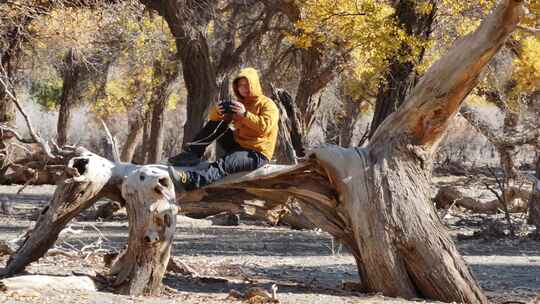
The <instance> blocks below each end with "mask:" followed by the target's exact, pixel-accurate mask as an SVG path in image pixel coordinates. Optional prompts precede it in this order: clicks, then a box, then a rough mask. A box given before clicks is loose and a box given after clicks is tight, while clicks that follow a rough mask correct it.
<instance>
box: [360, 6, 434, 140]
mask: <svg viewBox="0 0 540 304" xmlns="http://www.w3.org/2000/svg"><path fill="white" fill-rule="evenodd" d="M417 2H418V1H413V0H405V1H395V3H394V7H395V10H396V12H395V16H396V18H397V21H398V23H399V24H400V26H401V27H402V28H403V29H404V30H405V32H406V33H407V34H408V35H410V36H413V37H415V38H419V39H427V38H429V35H431V26H432V24H433V20H434V18H435V12H436V8H435V6H436V3H435V2H436V1H431V0H430V1H428V4H431V5H432V6H433V8H432V10H431V12H430V13H428V14H424V13H422V12H419V11H418V9H417V5H418V3H417ZM399 52H400V54H399V55H400V56H403V57H404V58H408V59H407V60H406V61H401V60H399V59H398V58H396V57H397V56H396V57H394V58H392V59H391V60H390V66H389V68H388V71H387V72H386V77H385V79H384V81H383V83H381V85H380V86H379V92H378V94H377V99H376V101H375V112H374V113H373V119H372V121H371V129H370V132H369V137H370V138H371V137H372V136H373V134H375V130H376V129H377V128H378V127H379V125H380V124H381V123H382V122H383V121H384V120H385V119H386V117H388V116H389V115H390V114H392V113H393V112H395V111H396V110H397V109H398V108H399V106H401V104H402V103H403V102H404V101H405V98H406V97H407V95H408V94H409V92H410V91H411V90H412V89H413V88H414V86H415V85H416V82H417V81H418V74H417V72H416V70H415V68H416V65H417V64H418V63H419V62H420V61H422V58H423V56H424V48H422V50H420V52H419V55H417V56H413V50H412V48H411V47H410V46H409V45H408V44H407V43H402V44H401V47H400V49H399Z"/></svg>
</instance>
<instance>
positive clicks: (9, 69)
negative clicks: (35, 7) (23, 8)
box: [0, 16, 33, 179]
mask: <svg viewBox="0 0 540 304" xmlns="http://www.w3.org/2000/svg"><path fill="white" fill-rule="evenodd" d="M32 19H33V18H31V17H30V16H21V17H19V18H16V20H14V24H13V25H12V26H10V27H9V28H8V29H7V30H6V31H5V32H4V33H0V34H1V36H0V68H1V70H0V77H2V78H3V77H6V78H7V79H4V82H6V81H10V82H12V83H13V82H15V81H14V79H15V73H16V70H17V66H18V65H19V60H20V57H21V55H22V48H21V46H22V45H23V42H24V41H25V39H26V38H25V34H26V33H25V32H26V31H27V29H28V26H29V25H30V23H31V21H32ZM0 124H5V125H7V126H10V127H13V126H14V124H15V105H14V104H13V102H12V101H11V100H10V98H9V97H8V94H7V92H6V90H5V88H4V86H3V85H0ZM9 139H10V137H8V136H6V137H4V136H3V134H0V179H2V176H3V175H4V173H5V170H7V168H8V165H6V164H9V160H7V158H8V155H9V152H8V151H7V148H8V145H7V143H8V141H9Z"/></svg>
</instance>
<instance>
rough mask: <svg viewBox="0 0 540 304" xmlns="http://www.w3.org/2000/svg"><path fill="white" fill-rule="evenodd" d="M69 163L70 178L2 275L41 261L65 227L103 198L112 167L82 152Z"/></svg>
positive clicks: (9, 261)
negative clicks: (102, 192) (102, 193)
mask: <svg viewBox="0 0 540 304" xmlns="http://www.w3.org/2000/svg"><path fill="white" fill-rule="evenodd" d="M78 154H79V157H74V158H72V159H71V160H70V161H69V164H68V168H70V169H69V170H68V171H69V173H70V175H71V176H70V178H69V179H66V180H64V181H63V182H62V183H60V184H59V185H58V186H57V188H56V190H55V192H54V195H53V198H52V200H51V201H50V202H49V204H48V205H47V206H45V207H44V208H43V210H42V211H41V214H40V216H39V218H38V220H37V222H36V224H35V226H34V228H33V229H32V230H31V231H30V232H29V233H28V234H27V237H26V238H25V240H24V243H23V244H22V245H21V247H19V249H18V250H17V252H16V253H15V254H14V255H12V256H11V257H10V259H9V260H8V262H7V267H6V268H5V269H4V270H3V271H2V272H0V276H1V275H12V274H15V273H19V272H21V271H22V270H24V268H25V267H26V265H28V264H29V263H31V262H33V261H37V260H38V259H39V258H41V257H42V256H43V255H44V254H45V253H46V252H47V250H48V249H49V248H50V247H51V246H52V245H53V244H54V242H55V241H56V239H57V238H58V234H59V233H60V231H62V229H63V228H64V227H65V225H66V224H67V223H68V222H69V221H70V220H71V219H73V217H75V216H76V215H78V214H79V213H80V212H81V211H82V210H84V209H86V208H88V207H90V206H91V205H92V204H93V203H94V202H95V201H96V200H97V199H98V198H99V197H100V195H101V194H100V192H101V191H102V190H103V188H104V186H105V185H106V183H107V182H108V181H109V179H110V177H111V174H112V165H111V164H112V163H111V162H110V161H108V160H106V159H104V158H101V157H98V156H94V155H92V154H91V153H89V152H87V151H80V152H79V153H78Z"/></svg>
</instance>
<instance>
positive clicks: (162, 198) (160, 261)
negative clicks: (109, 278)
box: [111, 166, 177, 295]
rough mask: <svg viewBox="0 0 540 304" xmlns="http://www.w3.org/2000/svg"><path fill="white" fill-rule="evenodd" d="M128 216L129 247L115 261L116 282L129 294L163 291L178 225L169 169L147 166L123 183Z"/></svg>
mask: <svg viewBox="0 0 540 304" xmlns="http://www.w3.org/2000/svg"><path fill="white" fill-rule="evenodd" d="M122 196H123V197H124V198H125V200H126V209H127V212H128V218H129V239H128V247H127V250H126V252H125V253H124V254H123V256H122V257H121V258H120V259H119V260H118V261H117V262H116V264H115V265H113V267H112V269H111V273H112V274H115V275H116V281H115V283H114V284H115V285H116V286H117V287H118V289H119V290H120V292H121V293H125V294H130V295H142V294H152V295H156V294H159V293H160V292H161V280H162V278H163V275H164V274H165V270H166V268H167V264H168V262H169V258H170V255H171V245H172V239H173V235H174V230H175V229H176V210H177V207H176V205H174V199H175V195H174V188H173V185H172V181H171V179H170V178H169V174H168V173H167V171H166V170H163V169H160V168H157V167H152V166H145V167H141V168H139V169H136V170H135V171H133V172H132V173H131V174H130V175H129V176H128V177H127V178H126V180H125V181H124V183H123V185H122Z"/></svg>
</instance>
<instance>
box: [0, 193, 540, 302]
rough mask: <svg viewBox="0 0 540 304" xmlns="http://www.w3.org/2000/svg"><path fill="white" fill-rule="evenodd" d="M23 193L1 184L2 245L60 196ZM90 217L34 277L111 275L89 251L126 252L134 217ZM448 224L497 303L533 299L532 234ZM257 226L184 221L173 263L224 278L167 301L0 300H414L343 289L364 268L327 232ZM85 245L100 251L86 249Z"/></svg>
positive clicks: (174, 290)
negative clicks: (260, 294)
mask: <svg viewBox="0 0 540 304" xmlns="http://www.w3.org/2000/svg"><path fill="white" fill-rule="evenodd" d="M19 188H20V187H13V186H10V187H8V186H0V201H5V202H8V203H9V205H10V206H11V207H12V214H11V215H1V214H0V239H4V240H7V239H13V238H15V237H16V236H17V235H18V234H20V233H21V232H23V231H24V229H26V228H27V227H29V226H31V225H32V223H33V220H34V219H35V214H36V213H37V212H38V211H39V209H40V208H42V207H43V205H44V204H45V203H46V202H47V201H48V199H49V198H50V197H51V195H52V193H53V191H54V187H52V186H31V187H28V188H26V189H25V190H24V191H23V193H22V194H19V195H17V194H16V191H17V190H18V189H19ZM91 213H92V210H88V211H86V212H85V213H83V214H81V216H80V217H79V218H78V219H77V221H75V222H73V223H72V225H71V228H72V229H75V230H82V232H81V233H80V234H77V235H76V236H73V237H71V238H69V237H66V238H64V239H63V240H62V241H61V242H58V243H57V246H58V247H61V248H64V249H67V250H72V251H73V252H78V254H75V255H74V256H72V257H65V256H47V257H45V258H43V259H41V260H40V261H38V262H36V263H33V264H32V265H31V266H30V267H28V269H27V270H28V272H29V273H31V274H49V275H71V274H73V273H87V272H91V271H97V272H100V273H106V271H107V269H105V268H104V266H103V262H102V256H103V252H101V251H97V252H98V253H95V254H90V253H91V252H96V249H98V248H101V249H105V250H116V251H118V250H121V248H122V247H123V246H124V244H125V243H126V241H127V220H126V218H125V215H123V214H119V215H117V216H115V219H114V220H112V221H106V222H95V221H91V220H89V219H90V218H91ZM486 218H487V220H486ZM514 220H515V222H517V223H522V222H523V215H517V216H516V217H514ZM445 221H446V222H447V224H448V226H449V230H450V232H451V234H452V236H453V237H454V238H455V240H456V244H457V246H458V248H459V250H460V252H461V253H462V254H463V255H464V257H465V260H466V261H467V263H468V264H469V265H470V267H471V268H472V270H473V273H474V275H475V276H476V277H477V279H478V280H479V282H480V285H481V286H482V288H483V289H484V291H485V293H486V294H487V295H488V297H489V298H490V300H491V301H492V302H494V303H503V302H505V301H509V300H514V301H523V302H528V301H530V300H531V299H532V298H533V297H534V296H535V295H536V294H538V293H540V242H539V241H535V240H533V239H530V238H527V237H520V238H515V239H510V238H504V237H485V236H483V237H482V236H474V233H475V232H477V231H479V230H481V229H482V227H484V226H485V225H486V224H485V223H486V222H494V223H502V222H503V221H502V218H501V217H500V216H487V215H471V214H461V213H459V212H457V213H450V214H449V215H448V216H447V218H446V219H445ZM253 224H254V223H250V222H246V221H244V222H243V223H242V224H241V225H240V226H236V227H222V226H210V225H208V224H206V222H204V221H197V220H190V219H186V218H182V219H181V221H179V223H178V226H177V230H176V237H175V242H174V248H173V256H174V258H175V259H178V260H182V261H184V262H185V263H187V264H188V265H189V266H191V267H192V268H193V269H195V270H196V271H197V272H198V273H199V274H200V275H201V276H207V277H213V278H223V279H226V280H215V282H207V281H201V280H197V279H193V278H192V277H189V276H184V275H181V274H178V273H167V275H166V277H165V279H164V284H165V286H166V287H167V290H166V292H165V294H164V295H163V296H161V297H159V298H150V297H129V296H121V295H115V294H113V293H111V292H109V291H103V292H81V291H73V292H70V293H65V292H59V291H57V290H54V289H51V290H49V291H47V292H44V293H42V294H29V295H24V294H6V293H1V292H0V303H114V304H121V303H122V304H123V303H187V304H191V303H207V304H210V303H235V302H236V303H239V302H238V301H234V300H226V297H227V295H228V293H229V291H230V290H231V289H236V290H239V291H243V290H245V289H247V288H248V287H251V286H260V287H263V288H266V289H268V290H269V289H270V287H271V286H272V285H273V284H276V285H277V286H278V299H279V300H280V303H337V304H340V303H382V302H384V303H410V301H405V300H402V299H392V298H386V297H382V296H380V295H366V294H360V293H356V292H350V291H345V290H343V288H341V282H342V281H355V280H358V275H357V272H356V265H355V262H354V259H353V257H352V256H351V255H350V254H349V253H348V252H347V251H346V249H345V248H343V247H342V246H341V245H340V244H337V243H335V242H333V240H332V238H331V237H330V236H329V235H328V234H326V233H322V232H319V231H297V230H290V229H288V228H285V227H266V226H261V225H253ZM500 225H503V224H500ZM525 228H526V227H525ZM99 240H101V243H99V244H98V241H99ZM87 245H95V246H94V247H91V248H85V246H87ZM6 260H7V257H5V256H4V257H0V267H2V266H3V265H5V262H6ZM428 266H429V265H428ZM419 301H420V302H424V301H422V300H419ZM426 303H434V302H426Z"/></svg>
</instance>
